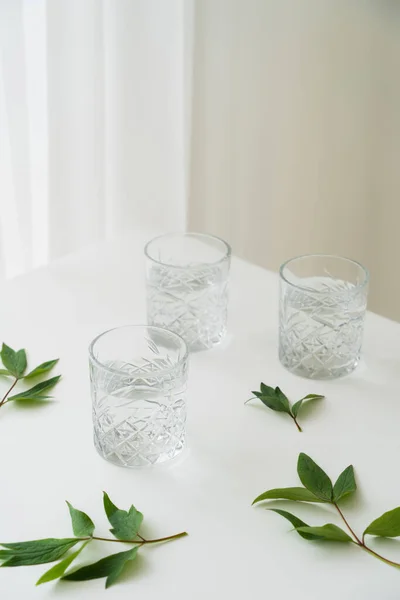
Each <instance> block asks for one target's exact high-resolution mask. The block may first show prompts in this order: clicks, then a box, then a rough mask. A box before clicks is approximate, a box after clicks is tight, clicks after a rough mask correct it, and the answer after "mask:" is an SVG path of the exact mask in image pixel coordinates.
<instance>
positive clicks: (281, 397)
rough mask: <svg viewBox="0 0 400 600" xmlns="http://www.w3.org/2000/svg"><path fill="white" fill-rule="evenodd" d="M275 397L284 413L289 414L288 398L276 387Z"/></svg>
mask: <svg viewBox="0 0 400 600" xmlns="http://www.w3.org/2000/svg"><path fill="white" fill-rule="evenodd" d="M275 395H276V397H277V398H278V399H279V400H280V403H281V404H282V406H283V408H284V410H285V412H287V413H289V414H290V403H289V399H288V397H287V396H285V394H284V393H283V392H282V390H281V389H280V388H278V387H276V388H275Z"/></svg>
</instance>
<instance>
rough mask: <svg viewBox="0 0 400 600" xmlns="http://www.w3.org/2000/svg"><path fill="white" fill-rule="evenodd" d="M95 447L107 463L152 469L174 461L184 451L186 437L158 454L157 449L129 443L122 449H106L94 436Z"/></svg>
mask: <svg viewBox="0 0 400 600" xmlns="http://www.w3.org/2000/svg"><path fill="white" fill-rule="evenodd" d="M94 445H95V448H96V450H97V452H98V454H99V455H100V456H101V457H102V458H104V460H106V461H107V462H111V463H113V464H114V465H117V466H118V467H126V468H138V467H151V466H154V465H159V464H162V463H165V462H167V461H170V460H173V459H174V458H176V457H177V456H179V454H180V453H181V452H182V451H183V450H184V448H185V437H182V438H181V439H179V440H176V443H175V444H174V445H173V446H171V447H169V448H168V449H167V448H164V449H163V451H162V452H157V449H156V448H150V447H147V448H135V447H133V446H132V445H131V444H129V443H127V444H125V445H123V446H122V447H118V448H114V449H112V448H109V449H106V448H104V447H101V446H100V444H99V443H98V440H97V438H96V436H94Z"/></svg>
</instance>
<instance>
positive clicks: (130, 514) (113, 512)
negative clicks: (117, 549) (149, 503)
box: [103, 492, 143, 540]
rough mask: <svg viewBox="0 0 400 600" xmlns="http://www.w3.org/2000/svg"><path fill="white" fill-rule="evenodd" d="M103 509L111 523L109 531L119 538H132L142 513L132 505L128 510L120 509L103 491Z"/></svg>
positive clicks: (138, 525) (140, 521) (140, 522)
mask: <svg viewBox="0 0 400 600" xmlns="http://www.w3.org/2000/svg"><path fill="white" fill-rule="evenodd" d="M103 494H104V495H103V502H104V510H105V513H106V515H107V518H108V520H109V522H110V523H111V525H112V526H113V528H112V529H110V531H111V533H112V534H113V535H115V537H116V538H118V539H119V540H133V539H134V538H135V536H136V534H137V533H138V531H139V528H140V525H141V524H142V521H143V515H142V513H141V512H139V511H138V510H136V508H135V507H134V506H133V505H132V506H131V507H130V509H129V511H126V510H120V509H119V508H117V507H116V506H115V504H113V503H112V502H111V500H110V498H109V497H108V495H107V494H106V492H104V493H103Z"/></svg>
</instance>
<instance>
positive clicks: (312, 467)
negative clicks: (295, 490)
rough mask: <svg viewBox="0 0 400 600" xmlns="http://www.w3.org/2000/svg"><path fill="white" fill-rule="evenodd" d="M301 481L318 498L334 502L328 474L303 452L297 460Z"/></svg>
mask: <svg viewBox="0 0 400 600" xmlns="http://www.w3.org/2000/svg"><path fill="white" fill-rule="evenodd" d="M297 473H298V474H299V477H300V481H301V483H302V484H303V485H304V487H306V488H307V489H308V490H310V492H312V493H313V494H315V496H317V498H321V500H325V501H326V502H332V497H333V488H332V482H331V480H330V479H329V477H328V475H327V474H326V473H325V472H324V471H323V470H322V469H321V467H319V466H318V465H317V464H316V463H315V462H314V461H313V460H312V458H310V457H309V456H307V454H304V453H303V452H301V453H300V454H299V459H298V462H297Z"/></svg>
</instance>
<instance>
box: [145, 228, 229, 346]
mask: <svg viewBox="0 0 400 600" xmlns="http://www.w3.org/2000/svg"><path fill="white" fill-rule="evenodd" d="M145 255H146V269H147V322H148V323H149V325H155V326H158V327H164V328H165V329H169V330H170V331H174V332H176V333H178V334H179V335H180V336H182V337H183V339H184V340H185V341H186V343H187V344H188V346H189V349H190V350H192V351H194V350H204V349H207V348H211V347H212V346H214V345H215V344H217V343H218V342H220V341H221V340H222V338H223V337H224V335H225V333H226V325H227V313H228V276H229V268H230V260H231V248H230V246H229V245H228V244H227V243H226V242H224V241H223V240H221V239H219V238H217V237H214V236H211V235H206V234H202V233H178V234H167V235H163V236H161V237H158V238H155V239H154V240H152V241H150V242H149V243H148V244H147V245H146V247H145Z"/></svg>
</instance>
